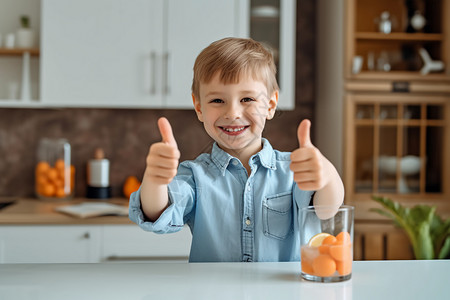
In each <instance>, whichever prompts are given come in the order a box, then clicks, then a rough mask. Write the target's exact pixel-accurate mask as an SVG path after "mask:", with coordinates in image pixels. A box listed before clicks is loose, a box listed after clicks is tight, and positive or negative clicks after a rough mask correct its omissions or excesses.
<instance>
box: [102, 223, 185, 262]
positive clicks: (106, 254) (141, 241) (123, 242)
mask: <svg viewBox="0 0 450 300" xmlns="http://www.w3.org/2000/svg"><path fill="white" fill-rule="evenodd" d="M191 240H192V235H191V232H190V230H189V228H188V227H184V228H183V229H182V230H181V231H179V232H176V233H172V234H156V233H153V232H146V231H143V230H142V229H141V228H139V227H138V226H133V225H132V226H129V225H109V226H105V227H104V228H103V236H102V249H101V260H102V261H103V262H117V261H130V260H146V261H161V260H166V261H167V260H174V261H179V260H183V261H187V260H188V257H189V252H190V249H191Z"/></svg>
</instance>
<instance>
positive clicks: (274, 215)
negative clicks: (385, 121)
mask: <svg viewBox="0 0 450 300" xmlns="http://www.w3.org/2000/svg"><path fill="white" fill-rule="evenodd" d="M249 164H250V167H251V170H252V171H251V174H250V176H248V174H247V171H246V169H245V168H244V166H243V165H242V164H241V162H240V161H239V160H238V159H236V158H235V157H233V156H231V155H230V154H228V153H226V152H225V151H223V150H222V149H220V148H219V147H218V145H217V144H214V146H213V149H212V151H211V154H206V153H204V154H201V155H200V156H199V157H197V159H195V160H193V161H184V162H182V163H181V164H180V165H179V168H178V173H177V175H176V176H175V178H174V179H173V180H172V182H171V183H170V184H169V186H168V190H169V201H170V205H169V207H168V208H167V209H166V210H165V211H164V212H163V213H162V214H161V216H160V217H159V218H158V219H157V220H156V221H155V222H150V221H148V220H146V219H145V217H144V214H143V212H142V210H141V204H140V190H139V191H137V192H135V193H133V194H132V195H131V197H130V211H129V217H130V219H131V220H132V221H133V222H135V223H136V224H138V225H139V226H140V227H141V228H143V229H144V230H147V231H152V232H155V233H171V232H176V231H179V230H181V228H182V227H183V226H184V225H185V224H187V225H188V226H189V227H190V229H191V232H192V244H191V252H190V256H189V261H190V262H238V261H299V260H300V242H299V230H298V226H299V222H298V211H299V209H300V208H301V207H304V206H307V205H308V204H309V202H310V200H311V197H312V194H313V192H310V191H302V190H300V189H299V188H298V187H297V184H296V183H295V182H294V180H293V173H292V171H291V170H290V169H289V165H290V152H280V151H277V150H273V148H272V146H271V145H270V143H269V142H268V141H267V140H266V139H263V149H262V150H261V151H260V152H258V153H257V154H255V155H253V156H252V157H251V159H250V161H249Z"/></svg>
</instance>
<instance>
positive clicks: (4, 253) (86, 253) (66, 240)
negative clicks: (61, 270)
mask: <svg viewBox="0 0 450 300" xmlns="http://www.w3.org/2000/svg"><path fill="white" fill-rule="evenodd" d="M101 229H102V228H101V226H78V225H77V226H71V225H67V226H52V225H33V226H0V263H92V262H98V260H99V249H100V245H99V242H100V236H101Z"/></svg>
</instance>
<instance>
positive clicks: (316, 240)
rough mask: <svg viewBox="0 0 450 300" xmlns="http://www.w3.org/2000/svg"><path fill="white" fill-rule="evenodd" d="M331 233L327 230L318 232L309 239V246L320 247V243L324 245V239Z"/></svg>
mask: <svg viewBox="0 0 450 300" xmlns="http://www.w3.org/2000/svg"><path fill="white" fill-rule="evenodd" d="M330 235H331V234H329V233H326V232H321V233H318V234H316V235H314V236H313V237H312V238H311V239H310V240H309V242H308V246H310V247H319V246H320V245H322V242H323V240H324V239H326V238H327V237H329V236H330Z"/></svg>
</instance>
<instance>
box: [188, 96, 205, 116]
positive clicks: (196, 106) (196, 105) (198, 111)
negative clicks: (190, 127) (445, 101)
mask: <svg viewBox="0 0 450 300" xmlns="http://www.w3.org/2000/svg"><path fill="white" fill-rule="evenodd" d="M191 95H192V102H193V103H194V109H195V113H196V114H197V118H198V120H199V121H200V122H203V113H202V106H201V104H200V99H197V98H195V96H194V94H193V93H192V94H191Z"/></svg>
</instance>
